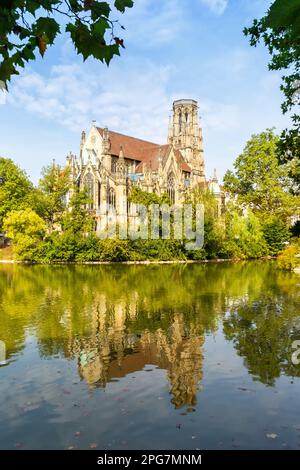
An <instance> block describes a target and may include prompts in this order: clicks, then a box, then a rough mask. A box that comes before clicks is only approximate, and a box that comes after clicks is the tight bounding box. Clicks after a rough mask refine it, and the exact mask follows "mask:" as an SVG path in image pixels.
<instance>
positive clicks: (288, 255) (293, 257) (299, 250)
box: [277, 238, 300, 271]
mask: <svg viewBox="0 0 300 470" xmlns="http://www.w3.org/2000/svg"><path fill="white" fill-rule="evenodd" d="M277 264H278V267H279V268H280V269H285V270H289V271H290V270H291V269H294V268H297V267H299V266H300V239H299V238H297V239H295V240H294V242H293V243H292V244H291V245H289V246H288V247H286V248H285V250H283V252H282V253H281V254H280V255H279V256H278V260H277Z"/></svg>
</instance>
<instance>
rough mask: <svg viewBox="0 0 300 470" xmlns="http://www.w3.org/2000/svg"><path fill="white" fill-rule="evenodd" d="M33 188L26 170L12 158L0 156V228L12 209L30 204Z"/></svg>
mask: <svg viewBox="0 0 300 470" xmlns="http://www.w3.org/2000/svg"><path fill="white" fill-rule="evenodd" d="M32 190H33V186H32V184H31V182H30V180H29V178H28V176H27V175H26V173H25V171H24V170H22V169H21V168H19V167H18V166H17V165H16V164H15V163H14V162H13V161H12V160H11V159H9V158H2V157H0V229H1V227H2V223H3V219H4V217H5V216H6V215H7V214H8V213H9V212H10V211H12V210H18V209H21V208H25V207H28V206H29V204H30V203H29V201H30V195H31V192H32Z"/></svg>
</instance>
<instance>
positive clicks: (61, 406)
mask: <svg viewBox="0 0 300 470" xmlns="http://www.w3.org/2000/svg"><path fill="white" fill-rule="evenodd" d="M299 287H300V277H299V276H297V275H295V274H292V273H285V272H281V271H278V270H276V269H275V266H274V264H273V263H272V262H245V263H228V264H227V263H224V264H201V265H187V266H183V265H180V266H176V265H173V266H159V265H158V266H124V265H119V266H116V265H114V266H18V265H0V341H2V342H3V343H1V344H2V347H3V344H5V348H6V363H5V364H2V365H0V397H1V399H0V448H1V449H69V448H70V449H73V448H78V449H86V448H97V449H235V448H236V449H288V448H293V449H297V448H299V447H300V399H299V397H300V393H299V392H300V380H299V376H300V365H298V366H297V365H293V363H292V361H291V355H292V353H293V350H292V343H293V341H295V340H297V339H298V340H299V339H300V322H299V318H300V310H299V306H300V295H299V293H300V290H299ZM0 352H1V351H0ZM2 355H3V354H2ZM2 359H3V358H2ZM0 360H1V358H0Z"/></svg>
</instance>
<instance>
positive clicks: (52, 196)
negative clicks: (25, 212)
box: [39, 163, 70, 231]
mask: <svg viewBox="0 0 300 470" xmlns="http://www.w3.org/2000/svg"><path fill="white" fill-rule="evenodd" d="M69 187H70V172H69V170H68V169H67V170H66V169H62V168H61V167H60V165H56V164H55V163H53V164H52V165H49V166H47V167H45V168H43V170H42V178H41V179H40V182H39V189H40V207H39V211H40V212H41V214H42V216H43V218H44V219H45V220H46V221H47V223H48V226H49V230H50V231H52V230H53V229H54V228H55V224H60V223H61V220H62V216H63V214H64V212H65V210H66V195H67V193H68V190H69Z"/></svg>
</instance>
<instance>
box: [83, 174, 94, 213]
mask: <svg viewBox="0 0 300 470" xmlns="http://www.w3.org/2000/svg"><path fill="white" fill-rule="evenodd" d="M84 186H85V188H86V191H87V196H88V198H89V202H88V204H87V209H93V206H94V178H93V175H92V174H91V173H88V174H87V175H86V176H85V178H84Z"/></svg>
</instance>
